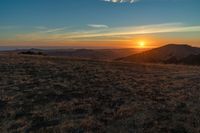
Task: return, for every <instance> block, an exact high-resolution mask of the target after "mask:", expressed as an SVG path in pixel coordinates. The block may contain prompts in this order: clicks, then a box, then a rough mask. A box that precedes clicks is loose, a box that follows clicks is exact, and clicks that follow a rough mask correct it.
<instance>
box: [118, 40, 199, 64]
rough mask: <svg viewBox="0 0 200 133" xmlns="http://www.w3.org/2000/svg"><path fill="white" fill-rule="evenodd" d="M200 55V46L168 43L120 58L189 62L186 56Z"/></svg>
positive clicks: (124, 59)
mask: <svg viewBox="0 0 200 133" xmlns="http://www.w3.org/2000/svg"><path fill="white" fill-rule="evenodd" d="M199 55H200V48H197V47H191V46H189V45H185V44H182V45H180V44H179V45H177V44H168V45H165V46H162V47H159V48H155V49H152V50H149V51H145V52H142V53H138V54H132V55H130V56H127V57H123V58H120V59H119V60H122V61H132V62H154V63H155V62H158V63H182V64H187V61H185V58H190V56H195V57H196V56H197V57H198V56H199ZM191 59H192V58H191ZM194 59H196V58H193V61H194V62H199V61H198V60H194Z"/></svg>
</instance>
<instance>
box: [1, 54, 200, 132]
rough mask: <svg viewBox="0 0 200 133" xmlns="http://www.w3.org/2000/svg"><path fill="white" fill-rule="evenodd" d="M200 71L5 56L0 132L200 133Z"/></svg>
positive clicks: (158, 66)
mask: <svg viewBox="0 0 200 133" xmlns="http://www.w3.org/2000/svg"><path fill="white" fill-rule="evenodd" d="M199 75H200V67H195V66H194V67H192V66H176V65H154V64H131V63H120V62H100V61H94V60H80V59H67V58H55V57H39V56H19V55H18V56H16V55H3V54H2V55H0V89H1V94H2V96H1V101H0V132H5V133H7V132H37V133H40V132H41V133H43V132H44V133H45V132H46V133H47V132H48V133H51V132H52V133H60V132H71V133H83V132H86V133H92V132H99V133H102V132H108V133H109V132H115V133H116V132H121V133H129V132H132V133H143V132H144V133H145V132H146V133H157V132H159V133H160V132H162V133H199V132H200V76H199Z"/></svg>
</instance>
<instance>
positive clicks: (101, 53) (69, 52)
mask: <svg viewBox="0 0 200 133" xmlns="http://www.w3.org/2000/svg"><path fill="white" fill-rule="evenodd" d="M143 51H144V50H140V49H133V48H124V49H34V48H31V49H18V50H15V51H10V52H15V53H19V54H30V55H38V53H41V54H42V55H48V56H65V57H71V58H86V59H99V60H101V59H103V60H113V59H116V58H120V57H124V56H128V55H132V54H134V53H135V54H136V53H140V52H143Z"/></svg>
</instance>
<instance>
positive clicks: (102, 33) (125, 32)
mask: <svg viewBox="0 0 200 133" xmlns="http://www.w3.org/2000/svg"><path fill="white" fill-rule="evenodd" d="M97 27H98V26H97ZM100 27H101V26H100ZM59 29H62V28H59ZM57 31H59V30H52V31H51V32H50V33H49V32H43V33H40V32H38V33H30V34H18V35H17V36H16V38H18V39H19V40H29V41H44V40H45V41H82V40H88V41H92V40H100V41H104V39H107V40H109V39H110V41H112V39H113V38H115V39H118V40H119V39H121V38H129V37H133V36H135V35H145V34H159V33H182V32H200V25H196V26H187V25H184V24H182V23H164V24H154V25H143V26H129V27H116V28H111V27H110V28H104V29H101V30H98V29H96V30H85V31H74V32H64V33H59V32H57Z"/></svg>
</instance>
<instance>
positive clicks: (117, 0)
mask: <svg viewBox="0 0 200 133" xmlns="http://www.w3.org/2000/svg"><path fill="white" fill-rule="evenodd" d="M103 1H105V2H112V3H124V2H129V3H134V2H137V1H139V0H103Z"/></svg>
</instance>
